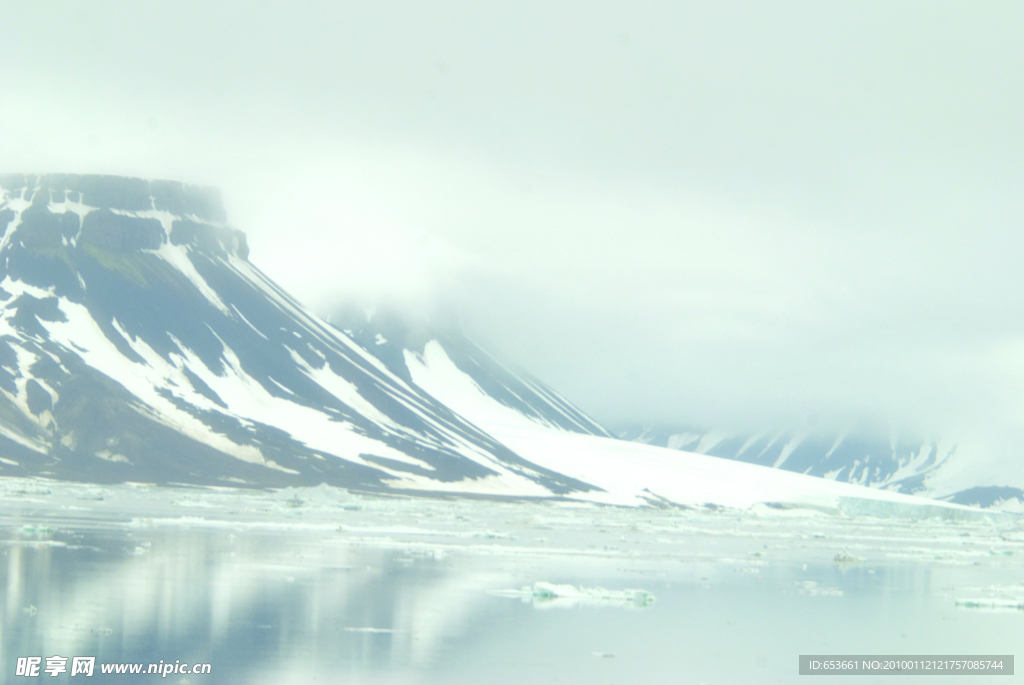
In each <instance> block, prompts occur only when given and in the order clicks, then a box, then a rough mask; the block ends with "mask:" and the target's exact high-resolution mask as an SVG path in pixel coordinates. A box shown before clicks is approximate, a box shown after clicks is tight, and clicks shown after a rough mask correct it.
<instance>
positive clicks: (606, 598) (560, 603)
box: [491, 581, 654, 609]
mask: <svg viewBox="0 0 1024 685" xmlns="http://www.w3.org/2000/svg"><path fill="white" fill-rule="evenodd" d="M491 594H492V595H495V596H497V597H512V598H518V599H520V600H522V601H523V602H524V603H532V604H533V606H534V607H536V608H538V609H549V608H569V607H577V606H605V607H625V608H643V607H647V606H650V605H651V604H653V603H654V595H653V594H651V593H650V592H647V591H646V590H636V589H626V590H607V589H605V588H603V587H583V586H576V585H559V584H557V583H548V582H545V581H538V582H536V583H534V584H533V585H532V586H531V585H524V586H523V587H522V589H520V590H494V591H492V592H491Z"/></svg>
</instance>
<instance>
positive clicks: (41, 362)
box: [0, 175, 916, 507]
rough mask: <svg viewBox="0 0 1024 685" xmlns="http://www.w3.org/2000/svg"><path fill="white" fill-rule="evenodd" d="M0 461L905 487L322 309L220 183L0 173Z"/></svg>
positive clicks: (260, 477)
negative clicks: (267, 262) (645, 435)
mask: <svg viewBox="0 0 1024 685" xmlns="http://www.w3.org/2000/svg"><path fill="white" fill-rule="evenodd" d="M0 231H2V236H0V257H2V262H0V302H2V321H0V475H19V476H24V475H35V476H47V477H51V478H61V479H73V480H89V481H146V482H157V483H175V482H182V483H203V484H232V483H235V484H239V485H253V486H282V485H301V484H316V483H322V482H323V483H329V484H332V485H339V486H344V487H349V488H359V489H364V490H388V491H401V492H413V491H419V492H425V491H429V492H449V493H461V494H478V495H479V494H485V495H509V496H515V497H552V496H562V497H571V498H578V499H585V500H590V501H598V502H607V503H614V504H639V503H645V502H646V503H651V502H657V503H670V504H703V503H711V504H716V505H725V506H742V507H747V506H751V505H752V504H753V503H756V502H789V503H802V504H808V505H813V506H820V507H834V506H837V504H838V502H840V501H841V500H851V499H864V498H866V499H867V500H870V501H875V502H879V501H884V502H886V503H888V505H900V506H902V505H909V504H915V502H916V499H915V498H908V497H906V496H904V495H899V494H894V493H885V492H878V491H872V490H868V489H865V488H860V487H857V486H853V485H849V484H845V483H836V482H833V481H828V480H823V479H815V478H809V477H807V476H803V475H799V474H793V473H789V472H785V471H780V470H774V469H765V468H762V467H760V466H756V465H751V464H744V463H739V462H734V461H729V460H723V459H717V458H713V457H708V456H703V455H698V454H690V453H680V452H676V451H672V450H666V449H664V448H659V447H653V446H649V445H640V444H638V443H632V442H628V441H622V440H617V439H614V438H612V437H610V436H608V434H607V433H606V432H605V430H604V429H603V428H602V427H601V426H599V425H598V424H596V423H595V422H594V421H592V420H591V419H589V418H588V417H587V416H586V415H585V414H583V413H582V412H581V411H579V410H578V409H576V408H575V407H574V406H573V405H572V404H571V403H569V402H568V401H566V400H565V399H564V398H562V397H561V396H559V395H558V394H557V393H556V392H554V391H553V390H551V389H550V388H548V387H546V386H544V385H543V384H542V383H540V382H539V381H536V380H535V379H532V378H529V377H528V376H525V375H522V374H517V373H513V372H511V371H509V370H508V369H506V368H505V367H503V366H502V365H501V364H499V363H498V362H496V361H495V360H494V359H492V358H490V357H489V356H488V355H487V354H486V353H484V352H483V351H482V350H480V349H479V348H477V347H476V346H473V345H472V344H470V343H468V342H467V341H465V340H464V339H456V338H451V337H445V336H444V335H437V334H435V332H432V331H429V330H423V331H419V332H416V331H415V330H414V329H412V328H409V327H405V328H403V327H402V326H401V325H399V323H398V322H389V321H388V320H387V319H385V318H381V319H377V320H375V321H374V320H371V321H365V322H363V323H360V322H358V321H355V322H353V323H351V324H350V325H346V324H342V328H347V329H348V330H347V331H345V330H342V328H337V327H335V326H332V325H330V324H328V323H326V322H325V321H323V320H321V319H320V318H318V317H317V316H315V315H313V314H312V313H311V312H310V311H309V310H307V309H306V308H304V307H303V306H302V305H301V304H300V303H298V302H296V301H295V300H294V299H293V298H292V297H290V296H289V295H288V294H287V293H285V292H284V291H283V290H282V289H281V288H280V287H278V286H277V285H275V284H274V283H273V281H271V280H270V279H269V278H268V277H267V276H266V275H265V274H264V273H263V272H261V271H260V270H259V269H258V268H257V267H256V266H254V265H253V264H252V263H251V262H250V261H249V258H248V257H249V251H248V247H247V243H246V239H245V235H244V234H243V233H242V232H241V231H238V230H236V229H234V228H231V227H230V226H228V225H227V224H226V217H225V214H224V211H223V208H222V205H221V203H220V199H219V195H218V193H217V192H216V191H214V190H211V189H208V188H198V187H193V186H187V185H183V184H181V183H175V182H167V181H145V180H139V179H126V178H116V177H104V176H72V175H47V176H6V177H0Z"/></svg>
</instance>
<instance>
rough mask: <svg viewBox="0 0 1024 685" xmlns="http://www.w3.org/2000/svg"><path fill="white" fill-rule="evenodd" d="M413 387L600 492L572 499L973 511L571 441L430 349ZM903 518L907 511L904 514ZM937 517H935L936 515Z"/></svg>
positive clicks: (411, 357) (418, 360)
mask: <svg viewBox="0 0 1024 685" xmlns="http://www.w3.org/2000/svg"><path fill="white" fill-rule="evenodd" d="M405 358H406V364H407V366H408V368H409V372H410V374H411V376H412V379H413V382H415V383H416V385H418V386H420V387H421V388H423V389H424V390H426V391H427V392H428V393H430V394H431V395H433V396H434V397H436V398H437V399H439V400H440V401H441V402H443V403H444V404H445V405H447V406H448V407H450V408H452V409H454V410H455V411H456V412H458V413H459V414H460V415H462V416H463V417H464V418H466V419H468V420H469V421H470V422H471V423H473V424H475V425H476V426H478V427H479V428H481V429H483V430H484V431H486V432H488V433H489V434H490V435H492V436H494V437H495V438H496V439H497V440H499V441H500V442H502V443H503V444H505V445H506V446H508V447H509V448H510V449H511V450H513V451H514V452H516V453H517V454H519V455H520V456H522V457H523V458H524V459H527V460H529V461H531V462H533V463H534V464H537V465H538V466H541V467H544V468H547V469H551V470H553V471H557V472H559V473H562V474H564V475H567V476H571V477H573V478H576V479H579V480H581V481H584V482H586V483H589V484H591V485H594V486H596V487H598V488H600V489H601V490H602V491H592V492H587V493H573V494H572V497H573V498H578V499H584V500H588V501H591V502H598V503H604V504H615V505H627V506H637V505H643V504H652V503H673V504H681V505H689V506H701V505H709V504H710V505H717V506H723V507H732V508H740V509H747V508H750V507H751V506H753V505H755V504H758V503H772V504H778V505H782V506H793V507H804V508H812V509H813V508H820V509H824V510H830V511H834V510H836V509H840V508H842V507H843V506H844V504H846V503H847V501H848V500H859V501H863V502H864V503H863V504H858V505H854V506H855V507H856V508H857V509H858V511H862V512H866V511H870V510H871V509H872V504H871V503H878V505H879V506H878V508H877V510H878V511H887V512H889V513H896V512H898V511H899V510H900V509H902V508H903V507H910V508H911V509H917V508H919V507H926V508H928V511H930V512H932V513H938V512H939V511H948V512H950V514H951V515H955V514H953V512H956V511H964V512H970V511H976V510H972V509H970V508H969V507H962V506H959V505H951V504H946V503H942V502H936V501H934V500H926V499H923V498H920V497H912V496H909V495H902V494H898V493H893V492H887V491H884V490H876V489H872V488H867V487H862V486H859V485H851V484H848V483H840V482H836V481H830V480H826V479H823V478H815V477H813V476H805V475H803V474H799V473H793V472H790V471H782V470H779V469H773V468H769V467H766V466H759V465H756V464H748V463H745V462H738V461H732V460H729V459H720V458H717V457H709V456H705V455H701V454H696V453H693V452H682V451H678V450H672V449H668V448H665V447H655V446H651V445H644V444H641V443H635V442H627V441H625V440H616V439H614V438H603V437H598V436H591V435H580V434H577V433H570V432H568V431H563V430H559V429H555V428H551V427H548V426H543V425H540V424H539V423H536V422H534V421H531V420H530V419H529V418H528V417H526V416H524V415H522V414H520V413H519V412H517V411H515V410H513V409H511V408H509V407H506V406H504V405H502V404H501V403H499V402H498V401H496V400H494V399H493V398H492V397H490V396H488V395H487V394H486V393H484V391H483V390H482V389H481V388H480V387H479V386H478V385H477V384H476V383H475V382H474V381H473V379H472V378H470V377H469V376H468V375H467V374H465V373H463V372H462V371H461V370H460V369H458V367H456V366H455V364H454V363H453V362H452V361H451V359H449V357H448V355H447V354H446V353H445V351H444V349H443V348H442V346H441V345H440V344H439V343H438V342H436V341H431V342H429V343H427V345H426V347H425V348H424V351H423V354H422V355H420V354H415V353H411V352H408V351H406V354H405ZM908 511H909V510H908ZM939 515H941V513H940V514H939Z"/></svg>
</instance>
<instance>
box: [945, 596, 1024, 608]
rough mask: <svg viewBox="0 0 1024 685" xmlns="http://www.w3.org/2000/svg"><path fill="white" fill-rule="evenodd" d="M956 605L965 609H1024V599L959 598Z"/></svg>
mask: <svg viewBox="0 0 1024 685" xmlns="http://www.w3.org/2000/svg"><path fill="white" fill-rule="evenodd" d="M956 606H958V607H963V608H964V609H988V610H990V611H1012V610H1017V611H1021V610H1024V599H994V598H972V599H958V600H956Z"/></svg>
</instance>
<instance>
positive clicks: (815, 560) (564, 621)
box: [0, 505, 1024, 685]
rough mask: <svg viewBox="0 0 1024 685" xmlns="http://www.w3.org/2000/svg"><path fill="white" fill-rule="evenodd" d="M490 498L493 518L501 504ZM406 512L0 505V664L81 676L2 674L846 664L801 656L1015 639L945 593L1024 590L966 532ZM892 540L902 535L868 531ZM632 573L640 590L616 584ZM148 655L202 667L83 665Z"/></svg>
mask: <svg viewBox="0 0 1024 685" xmlns="http://www.w3.org/2000/svg"><path fill="white" fill-rule="evenodd" d="M478 506H485V505H478ZM502 512H503V516H504V517H505V519H506V520H507V519H508V516H509V515H510V514H512V513H515V512H516V510H515V509H509V508H505V509H503V510H502ZM356 513H357V514H358V515H363V514H364V513H365V512H356ZM406 513H408V512H406ZM574 516H576V518H577V519H580V520H582V519H585V518H586V516H583V517H582V519H581V516H580V515H579V514H578V513H577V514H574ZM666 516H668V515H666ZM456 518H458V517H453V520H455V519H456ZM36 519H39V517H38V516H37V517H36ZM410 519H415V517H410V516H408V515H403V516H402V517H401V521H396V520H393V519H392V520H390V524H391V528H390V529H388V528H379V527H378V529H377V532H376V534H375V535H373V536H368V535H366V534H365V533H366V531H367V530H369V527H366V526H364V529H363V530H362V531H361V532H362V533H363V534H356V533H353V532H351V531H352V529H348V530H346V529H345V528H344V527H343V528H340V529H338V528H333V527H332V528H331V529H322V528H317V527H311V528H302V527H295V526H276V527H275V526H273V525H270V524H269V523H265V524H263V525H260V526H255V527H254V526H242V525H236V524H235V523H231V522H226V523H225V522H217V523H216V525H211V523H210V521H208V520H199V519H196V520H194V521H190V520H188V519H181V520H176V521H173V523H174V525H160V522H159V521H156V522H154V521H150V520H147V519H142V520H140V519H138V518H136V519H134V520H120V521H113V522H104V521H100V520H90V521H83V520H76V519H74V518H67V517H65V518H54V519H53V520H49V521H47V522H43V523H40V522H38V520H37V522H36V523H32V524H27V523H25V522H24V521H17V522H11V521H8V524H9V525H7V526H5V527H3V528H2V531H0V537H2V539H3V546H2V550H3V559H2V561H3V564H2V578H0V584H2V586H3V588H4V594H3V597H4V601H3V607H2V618H3V623H2V641H0V663H2V668H3V669H4V675H3V677H4V679H6V681H7V682H35V681H39V682H47V683H50V682H53V683H60V682H70V683H74V682H79V681H80V678H79V677H78V676H76V677H75V678H71V677H70V676H69V674H68V673H64V674H61V675H58V676H56V677H51V676H48V675H45V674H43V675H41V676H39V677H37V678H34V679H33V678H21V677H16V676H15V675H14V673H15V665H16V662H17V658H18V657H26V656H40V657H49V656H54V655H60V656H65V657H72V656H95V657H96V661H97V666H96V673H95V675H94V676H93V677H92V678H91V679H89V680H86V681H85V682H111V683H115V682H116V683H129V682H139V683H143V682H157V681H163V682H168V683H172V682H173V683H257V684H258V683H486V684H488V685H495V684H498V683H620V684H628V683H714V684H718V683H751V682H754V683H758V682H764V683H777V682H778V683H795V682H807V681H808V680H809V682H829V681H830V680H838V681H840V682H844V683H845V682H849V680H850V679H849V678H847V679H842V678H840V679H834V678H833V679H829V678H820V677H817V678H809V677H807V676H805V677H802V678H801V677H800V676H798V675H797V659H798V655H799V654H802V653H817V654H821V653H834V654H866V653H880V654H943V653H945V654H968V653H976V654H1013V653H1014V652H1015V651H1017V650H1019V649H1020V647H1021V645H1024V612H1021V611H993V610H978V609H964V608H962V607H958V606H956V599H957V598H959V597H963V596H990V597H994V596H1010V595H1013V593H1015V592H1018V591H1020V594H1021V595H1022V596H1024V587H1022V586H1024V577H1022V576H1021V567H1020V565H1019V564H1018V563H1017V561H1018V559H1019V555H1017V556H1016V557H1014V556H1013V554H1012V553H1009V552H1012V550H1009V549H1008V548H1007V550H996V549H989V550H980V551H979V552H978V554H977V555H975V556H976V557H977V559H974V558H973V557H972V556H971V555H967V554H966V553H965V554H962V555H961V556H960V557H951V556H949V553H948V550H949V549H952V547H951V545H952V544H953V542H955V541H956V540H955V538H956V537H957V536H963V535H965V533H964V532H963V531H962V530H960V531H952V532H951V533H950V535H945V533H943V531H944V529H942V528H930V529H928V530H927V531H919V533H920V535H921V537H922V539H924V538H926V537H928V536H929V535H930V536H933V537H935V536H938V537H941V538H942V539H943V540H945V541H946V543H948V544H946V543H943V544H945V546H944V547H943V546H942V545H938V543H934V544H933V546H932V547H928V544H927V541H925V542H922V543H920V544H922V545H924V547H922V548H921V549H923V550H925V551H924V553H922V554H919V555H917V556H911V557H908V558H900V557H899V555H893V554H875V555H872V554H870V553H868V552H863V551H862V552H861V554H862V555H863V558H861V559H859V560H855V561H836V560H835V559H834V558H832V556H831V554H829V555H824V556H823V555H821V554H815V553H814V549H815V548H814V547H813V544H812V545H811V546H810V547H807V548H806V549H804V548H799V549H801V550H803V551H800V552H799V553H797V550H798V545H796V544H789V545H788V546H787V545H784V544H781V543H780V541H783V542H784V541H786V540H790V539H800V540H803V539H804V538H808V537H809V538H810V539H811V542H812V543H813V542H815V541H816V538H814V537H813V536H807V535H803V537H801V535H802V534H801V533H800V530H802V529H797V530H795V532H792V531H790V532H787V530H788V529H787V527H786V525H787V524H783V525H782V526H781V527H779V526H775V527H773V529H772V530H773V531H774V533H773V536H772V537H764V536H762V534H761V533H757V531H755V532H754V533H753V534H751V535H746V536H734V540H738V541H739V542H737V543H736V544H734V545H733V546H732V547H730V548H729V549H723V547H722V546H721V539H720V536H716V535H715V534H714V526H712V527H710V528H708V530H707V531H705V533H704V534H702V535H694V534H693V533H692V531H691V532H690V533H686V534H684V533H680V534H679V535H681V536H682V537H681V538H678V539H669V538H666V537H664V535H665V533H664V532H661V533H656V534H652V537H650V539H649V540H648V541H647V542H645V545H646V548H645V549H648V550H649V549H651V548H654V547H656V545H657V544H659V543H658V541H661V542H660V544H662V545H669V544H674V545H675V547H673V549H674V550H675V551H674V552H672V553H664V554H652V553H642V550H641V551H635V552H634V551H632V550H630V549H625V550H624V551H623V550H622V549H621V548H616V546H615V545H604V546H599V545H590V544H587V545H582V546H581V549H580V550H573V549H568V548H566V547H565V546H564V545H563V546H562V547H560V548H559V549H557V550H553V549H548V548H545V547H543V544H544V542H545V541H546V540H547V538H546V537H544V536H535V538H533V539H532V540H531V541H530V545H524V544H521V543H523V542H525V540H522V539H520V540H519V541H518V542H514V543H513V544H510V543H509V539H508V538H506V537H503V535H504V534H503V533H501V532H500V531H499V532H495V531H494V530H489V531H484V532H480V531H477V532H476V533H473V534H472V537H471V538H468V539H469V540H470V542H465V543H462V544H449V542H450V540H448V539H447V538H446V539H445V540H443V541H441V542H438V541H437V540H434V539H432V541H428V542H424V541H423V539H422V538H423V535H422V534H421V533H422V530H420V531H417V529H416V526H415V525H414V524H410V523H409V520H410ZM666 520H668V519H666ZM517 521H518V519H517ZM360 522H361V523H363V524H367V526H368V525H369V523H373V522H372V521H366V520H361V521H357V523H360ZM165 523H167V522H165ZM236 523H237V522H236ZM419 523H420V524H421V525H422V523H423V521H422V520H420V521H419ZM490 523H491V524H492V525H491V527H492V528H493V527H494V526H493V524H494V521H491V522H490ZM519 523H521V521H520V522H519ZM517 525H518V524H517ZM596 525H602V524H600V523H599V524H596ZM603 525H607V521H605V522H604V524H603ZM715 525H722V526H731V525H732V524H729V522H724V523H720V524H715ZM827 525H831V526H835V525H839V524H827ZM541 528H542V529H543V530H544V531H545V532H546V533H547V535H549V536H557V535H558V534H559V529H558V526H557V525H554V526H552V525H545V526H542V527H541ZM355 529H358V526H355ZM466 530H473V528H472V527H470V528H467V529H466ZM623 530H629V528H624V529H623ZM828 531H829V532H828V533H827V534H829V535H832V534H834V530H833V529H828ZM936 531H938V532H936ZM357 532H359V531H358V530H357ZM456 532H457V531H456ZM562 532H567V533H570V534H571V533H572V530H571V526H570V527H569V529H567V530H564V531H562ZM946 532H949V531H946ZM977 532H978V530H977V529H976V530H975V531H974V533H975V534H977ZM449 533H451V534H452V535H453V536H454V535H455V534H454V533H452V531H449ZM582 534H583V533H580V535H582ZM822 535H824V534H822ZM435 537H436V536H435ZM456 537H457V536H456ZM897 537H899V536H897ZM900 539H903V538H900ZM936 539H937V538H936ZM538 540H539V542H538ZM619 540H625V542H620V544H622V545H626V544H627V543H628V542H629V541H628V540H627V537H626V536H625V535H623V536H616V537H615V541H619ZM951 540H952V541H953V542H950V541H951ZM442 543H443V544H442ZM958 544H959V543H958ZM984 544H985V545H988V544H989V543H988V542H986V543H984ZM1007 544H1008V543H1007ZM901 545H902V547H904V548H907V549H909V548H910V547H911V546H912V545H911V544H910V543H908V542H905V541H904V542H901V543H898V544H895V545H894V546H890V547H889V548H885V549H898V548H899V547H900V546H901ZM935 545H938V547H935ZM739 547H742V549H739ZM876 547H877V548H878V549H883V547H884V546H882V543H877V545H876ZM606 548H607V549H606ZM940 548H941V549H940ZM775 549H780V550H783V551H784V552H785V553H774V552H773V550H775ZM831 549H832V548H831V547H829V550H831ZM958 549H959V548H958ZM637 550H640V548H639V547H638V548H637ZM708 550H710V552H709V553H707V554H705V553H704V552H705V551H708ZM752 550H755V551H752ZM936 550H938V551H937V552H936ZM911 551H912V550H911ZM929 551H930V552H936V554H938V555H943V554H945V555H946V556H945V557H941V558H940V557H935V558H932V559H929V558H928V553H929ZM620 552H621V553H620ZM983 552H984V554H983ZM932 556H935V555H932ZM801 557H804V558H807V559H808V560H809V562H807V561H800V559H801ZM972 559H973V560H972ZM978 559H980V560H981V562H979V561H978ZM538 583H549V584H563V585H572V586H574V587H575V588H576V591H575V592H576V594H572V593H568V596H563V597H550V596H546V595H545V593H544V592H542V591H538V592H534V590H536V589H537V588H543V587H547V586H544V585H537V584H538ZM524 587H525V588H526V591H524V590H523V588H524ZM580 588H582V590H581V589H580ZM1015 588H1016V589H1015ZM629 589H639V590H644V591H646V593H648V595H649V596H652V597H653V601H638V600H637V599H636V597H637V596H638V595H637V594H635V593H634V594H622V591H624V590H629ZM515 591H518V593H517V592H515ZM605 591H607V592H605ZM1007 593H1009V595H1008V594H1007ZM161 660H162V661H163V662H165V663H174V662H179V663H188V664H194V663H209V664H210V666H211V672H210V674H208V675H181V674H173V673H172V674H169V675H168V676H166V677H161V676H157V675H150V674H141V675H135V676H132V675H127V674H125V675H104V674H102V673H100V672H99V670H100V664H103V663H121V662H123V663H140V664H145V665H147V666H148V664H150V663H154V662H159V661H161ZM44 666H45V662H44ZM69 670H70V662H69ZM854 679H855V680H858V678H854ZM866 680H869V679H866V678H863V677H861V678H859V681H860V682H864V681H866ZM1015 680H1020V676H1015V677H1014V678H1002V679H1000V680H997V681H995V682H1013V681H1015ZM883 681H884V682H887V683H896V682H914V683H924V682H926V679H922V678H921V677H913V678H898V677H887V678H884V680H883ZM954 682H993V681H991V680H989V679H983V678H976V677H975V678H972V677H962V676H958V677H956V678H955V680H954Z"/></svg>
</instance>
